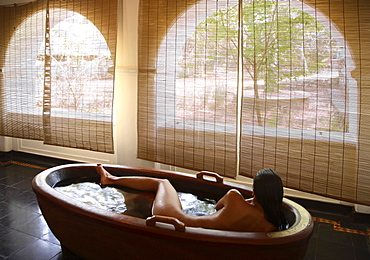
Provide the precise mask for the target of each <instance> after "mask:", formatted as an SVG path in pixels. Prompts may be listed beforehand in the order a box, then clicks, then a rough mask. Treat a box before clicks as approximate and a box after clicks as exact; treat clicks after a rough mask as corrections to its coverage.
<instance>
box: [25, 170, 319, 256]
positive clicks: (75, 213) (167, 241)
mask: <svg viewBox="0 0 370 260" xmlns="http://www.w3.org/2000/svg"><path fill="white" fill-rule="evenodd" d="M94 166H95V165H92V164H70V165H62V166H58V167H54V168H51V169H47V170H45V171H43V172H41V173H40V174H38V175H37V176H36V177H35V178H34V180H33V184H32V185H33V190H34V192H35V193H36V195H37V200H38V203H39V205H40V208H41V211H42V213H43V216H44V217H45V220H46V222H47V223H48V225H49V227H50V229H51V231H52V232H53V233H54V235H55V236H56V238H58V240H59V241H60V243H61V245H62V249H63V255H64V256H65V257H66V258H68V257H71V256H75V255H78V256H79V257H81V258H83V259H99V260H101V259H203V260H204V259H303V258H304V256H305V253H306V250H307V246H308V242H309V238H310V236H311V234H312V230H313V221H312V218H311V216H310V214H309V213H308V212H307V210H305V209H304V208H303V207H301V206H300V205H298V204H296V203H294V202H292V201H290V200H288V199H284V204H285V207H286V209H287V210H290V211H291V212H292V213H291V215H292V216H293V221H292V225H291V227H290V228H289V229H287V230H284V231H278V232H270V233H264V232H232V231H220V230H211V229H202V228H192V227H184V226H183V225H181V223H178V222H177V221H176V220H174V219H162V218H149V219H147V220H146V219H143V218H138V217H133V216H128V215H124V214H118V213H114V212H111V211H106V210H102V209H99V208H96V207H93V206H89V205H87V204H85V203H82V202H79V201H77V200H74V199H71V198H70V197H68V196H66V195H64V194H62V193H61V192H58V191H56V190H55V189H54V188H53V187H55V186H56V185H58V184H59V183H61V182H68V181H69V180H73V179H79V180H86V181H95V182H98V181H99V176H98V174H97V172H96V170H95V168H94ZM105 168H106V169H107V170H108V171H110V172H111V173H112V174H114V175H118V176H126V175H131V176H134V175H135V176H152V177H158V178H167V179H169V180H170V181H171V183H172V184H173V185H174V186H175V188H176V189H177V190H178V191H187V192H191V193H194V194H202V195H204V196H207V197H208V198H214V199H216V200H218V199H219V198H221V197H222V196H223V195H224V194H225V193H226V191H227V190H229V189H230V188H237V189H238V190H240V191H241V193H242V194H243V195H244V196H245V197H246V198H247V197H251V190H249V189H247V188H245V187H242V186H238V185H236V184H232V183H228V182H227V183H226V182H224V181H223V179H222V178H221V177H218V176H213V177H212V178H211V180H209V178H208V177H205V176H204V173H200V174H198V175H197V176H193V175H187V174H183V173H177V172H169V171H161V170H154V169H148V168H132V167H125V166H107V165H105ZM205 175H208V174H207V173H206V174H205ZM166 222H168V223H166Z"/></svg>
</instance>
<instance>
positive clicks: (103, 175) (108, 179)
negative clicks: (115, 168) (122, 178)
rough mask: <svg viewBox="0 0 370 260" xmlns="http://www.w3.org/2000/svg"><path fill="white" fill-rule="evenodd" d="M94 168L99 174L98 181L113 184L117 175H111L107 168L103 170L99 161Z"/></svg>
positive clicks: (103, 183)
mask: <svg viewBox="0 0 370 260" xmlns="http://www.w3.org/2000/svg"><path fill="white" fill-rule="evenodd" d="M96 170H97V172H98V173H99V175H100V183H101V184H102V185H108V184H113V183H114V182H115V181H116V180H117V177H116V176H113V175H112V174H110V173H109V172H108V171H107V170H105V169H104V167H103V165H101V164H100V163H98V165H97V166H96Z"/></svg>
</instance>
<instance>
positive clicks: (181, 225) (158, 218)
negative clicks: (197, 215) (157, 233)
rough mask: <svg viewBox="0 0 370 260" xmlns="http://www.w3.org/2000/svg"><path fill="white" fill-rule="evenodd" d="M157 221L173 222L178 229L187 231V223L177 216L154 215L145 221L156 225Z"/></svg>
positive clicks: (148, 224)
mask: <svg viewBox="0 0 370 260" xmlns="http://www.w3.org/2000/svg"><path fill="white" fill-rule="evenodd" d="M157 222H163V223H167V224H172V225H173V226H174V227H175V230H176V231H185V224H184V223H183V222H181V221H180V220H178V219H177V218H173V217H166V216H158V215H154V216H151V217H148V218H147V219H146V221H145V223H146V225H147V226H154V225H155V223H157Z"/></svg>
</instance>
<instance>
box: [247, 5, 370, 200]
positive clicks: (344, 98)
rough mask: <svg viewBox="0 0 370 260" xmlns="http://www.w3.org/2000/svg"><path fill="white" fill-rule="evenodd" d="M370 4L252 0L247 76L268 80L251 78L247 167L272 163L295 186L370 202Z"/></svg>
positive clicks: (250, 170) (287, 183)
mask: <svg viewBox="0 0 370 260" xmlns="http://www.w3.org/2000/svg"><path fill="white" fill-rule="evenodd" d="M369 11H370V4H369V3H368V2H366V1H361V0H358V1H347V0H331V1H328V0H326V1H325V0H323V1H304V2H301V1H273V2H269V1H254V2H253V1H252V2H249V1H248V2H245V4H244V7H243V17H244V21H243V22H244V23H245V24H246V25H245V26H244V27H243V28H244V30H243V36H244V38H248V37H249V38H251V37H252V38H253V41H252V42H251V44H249V45H246V46H245V49H244V50H243V52H244V53H248V55H250V56H248V55H244V60H243V64H244V67H246V68H247V71H248V72H247V73H245V74H244V79H245V81H246V80H252V81H257V82H258V84H257V85H258V88H253V87H250V86H244V89H245V91H244V98H243V124H242V136H241V160H240V174H241V175H245V176H250V177H252V176H253V175H254V173H255V172H256V171H258V170H259V169H261V168H265V167H269V168H272V169H274V170H276V171H277V172H278V173H279V174H280V175H281V176H282V179H283V181H284V185H285V186H286V187H290V188H294V189H298V190H302V191H306V192H310V193H315V194H320V195H324V196H327V197H332V198H337V199H341V200H346V201H352V202H358V203H363V204H370V194H369V189H368V187H369V186H370V170H369V169H367V168H366V166H365V165H367V164H368V163H369V158H368V156H367V154H369V151H368V148H367V147H368V143H369V141H368V140H369V139H368V138H367V135H368V134H367V131H366V129H367V128H368V120H367V117H368V116H367V114H368V110H367V107H368V105H369V101H368V99H367V98H366V97H367V93H366V91H367V89H368V86H369V81H368V80H366V78H367V77H368V76H367V75H368V71H369V66H370V65H369V60H368V57H369V54H370V53H369V50H368V49H366V47H365V45H366V44H367V43H368V42H369V39H370V38H369V37H370V35H369V28H370V23H369V18H368V14H369ZM250 14H254V16H253V15H250ZM261 17H263V19H264V18H267V17H269V18H270V20H268V22H262V23H261V22H260V21H261ZM257 20H258V21H259V22H258V23H256V22H254V23H253V21H257ZM266 21H267V20H266ZM251 24H253V26H251ZM249 25H250V26H249ZM254 30H256V31H258V33H257V34H254V33H253V32H254ZM252 49H253V51H252ZM251 60H254V61H256V62H255V63H254V64H252V63H251V62H250V61H251ZM245 81H244V82H245ZM257 89H258V91H257Z"/></svg>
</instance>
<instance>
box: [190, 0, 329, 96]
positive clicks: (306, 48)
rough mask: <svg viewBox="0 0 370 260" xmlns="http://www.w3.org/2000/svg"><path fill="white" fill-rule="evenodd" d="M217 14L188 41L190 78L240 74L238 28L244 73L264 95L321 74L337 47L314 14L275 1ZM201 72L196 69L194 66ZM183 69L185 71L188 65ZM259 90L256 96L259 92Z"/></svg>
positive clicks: (251, 3)
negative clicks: (233, 71)
mask: <svg viewBox="0 0 370 260" xmlns="http://www.w3.org/2000/svg"><path fill="white" fill-rule="evenodd" d="M241 11H242V24H240V21H239V6H238V5H235V6H232V7H230V8H229V9H224V10H219V11H217V12H215V13H213V14H212V15H211V16H210V17H208V18H207V19H205V20H204V21H203V22H201V23H200V24H198V26H197V28H196V30H195V32H194V34H193V35H192V36H191V37H190V38H189V39H188V42H187V46H186V50H187V51H186V53H185V55H184V56H185V58H184V59H186V62H183V64H186V68H184V70H186V71H187V74H190V75H203V74H206V73H207V72H208V71H214V70H219V71H227V70H230V69H232V68H237V64H238V41H239V34H238V30H239V28H241V29H242V37H243V38H242V47H243V53H242V55H243V70H244V73H245V75H246V76H247V77H249V78H250V79H252V80H253V81H254V82H255V86H258V84H257V82H259V81H261V80H262V81H263V82H264V85H263V89H264V91H265V92H273V91H277V87H276V86H277V85H278V82H279V81H281V80H284V79H295V78H297V77H299V76H302V75H309V74H312V73H317V72H318V71H319V70H320V69H322V68H325V67H327V66H328V65H329V64H328V61H329V60H330V51H329V50H330V47H333V46H331V45H333V44H334V43H333V41H332V39H331V38H330V34H329V32H328V31H327V30H326V29H325V27H324V26H323V25H322V24H321V23H320V22H318V21H317V20H316V19H315V18H314V17H312V16H311V15H310V14H308V13H305V12H303V11H302V10H300V9H298V8H295V7H293V6H289V5H286V4H282V3H279V4H278V3H277V2H276V1H261V0H256V1H245V2H243V8H242V10H241ZM197 59H198V60H199V59H200V60H202V59H203V62H200V61H198V62H199V63H201V64H203V66H193V67H191V66H192V64H194V63H195V62H196V60H197ZM184 66H185V65H184ZM255 90H257V89H256V88H255Z"/></svg>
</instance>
